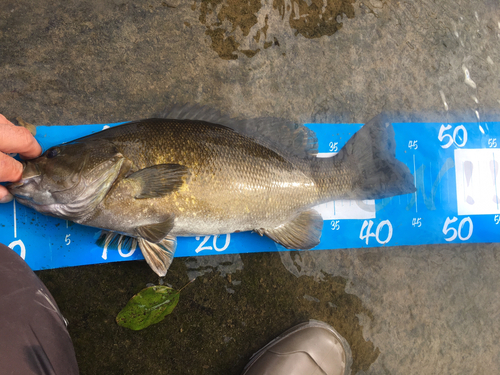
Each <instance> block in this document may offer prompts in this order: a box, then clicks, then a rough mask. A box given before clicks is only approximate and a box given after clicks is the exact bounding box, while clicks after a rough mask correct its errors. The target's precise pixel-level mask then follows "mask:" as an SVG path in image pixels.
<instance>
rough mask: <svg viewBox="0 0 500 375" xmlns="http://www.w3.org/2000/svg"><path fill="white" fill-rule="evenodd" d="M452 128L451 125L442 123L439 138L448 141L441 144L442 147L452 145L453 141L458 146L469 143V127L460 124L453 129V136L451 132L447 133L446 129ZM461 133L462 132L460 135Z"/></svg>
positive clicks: (441, 140)
mask: <svg viewBox="0 0 500 375" xmlns="http://www.w3.org/2000/svg"><path fill="white" fill-rule="evenodd" d="M451 128H452V126H451V125H446V126H445V125H444V124H443V125H441V128H439V134H438V139H439V141H440V142H445V140H446V142H445V143H444V144H442V145H441V147H442V148H448V147H450V146H451V145H452V144H453V143H455V144H456V145H457V147H464V146H465V144H466V143H467V129H465V126H463V125H458V126H457V127H455V129H453V136H451V135H450V134H445V131H447V130H450V129H451ZM460 133H462V134H461V135H460Z"/></svg>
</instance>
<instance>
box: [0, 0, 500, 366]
mask: <svg viewBox="0 0 500 375" xmlns="http://www.w3.org/2000/svg"><path fill="white" fill-rule="evenodd" d="M321 9H323V10H324V11H323V13H322V14H323V15H325V16H324V17H321V18H320V17H319V15H320V14H321ZM306 21H307V22H306ZM311 25H312V26H311ZM315 25H316V26H315ZM466 72H469V75H470V80H467V79H466ZM173 102H179V103H200V104H204V105H209V106H211V107H215V108H218V109H220V110H223V111H225V112H227V113H229V114H231V115H239V116H244V117H255V116H266V115H271V116H278V117H284V118H287V119H290V120H296V121H302V122H303V121H326V120H328V121H341V122H365V121H367V120H369V119H370V118H371V117H372V116H374V115H376V114H378V113H380V112H381V111H403V112H405V113H406V115H407V116H408V117H409V118H424V119H439V120H441V121H445V120H449V121H453V120H455V119H467V120H474V119H475V118H476V116H479V117H480V118H481V119H484V118H487V117H493V118H495V116H497V117H496V118H497V119H498V118H499V117H498V114H499V113H500V5H499V3H498V1H496V0H486V1H478V0H474V1H465V0H457V1H451V0H444V1H430V0H424V1H392V0H387V1H378V0H370V1H364V2H361V1H356V2H353V3H352V2H350V1H348V0H346V1H344V2H341V1H331V0H330V1H328V0H326V1H325V2H318V1H316V0H308V1H304V0H299V1H297V2H295V1H294V2H289V1H287V0H276V1H274V2H271V1H265V0H263V1H262V2H261V1H257V0H251V1H249V2H244V1H238V0H225V1H223V0H212V1H208V0H205V1H202V2H196V1H195V2H187V1H182V0H165V1H146V0H137V1H126V0H114V1H106V2H103V1H97V0H86V1H82V2H80V1H57V0H51V1H28V0H15V1H14V0H2V2H1V3H0V113H3V114H4V115H6V116H7V117H9V118H15V117H16V116H21V117H22V118H23V119H24V120H26V121H28V122H31V123H34V124H39V125H45V124H84V123H93V122H94V123H95V122H106V121H109V122H113V121H122V120H132V119H139V118H145V117H150V116H153V115H155V114H158V113H159V112H161V110H162V109H163V108H164V107H165V106H166V105H168V104H171V103H173ZM476 111H477V114H476ZM499 239H500V235H499ZM499 253H500V245H498V244H478V245H476V244H471V245H462V246H458V245H457V246H454V245H449V246H419V247H402V248H396V247H391V248H382V249H372V250H357V249H349V250H342V251H322V252H305V253H288V252H287V253H282V254H280V256H279V258H277V255H271V254H270V255H246V256H242V257H239V256H236V257H229V258H228V259H225V258H224V259H222V258H220V257H210V258H204V259H202V258H199V259H189V260H182V261H181V260H179V261H177V266H175V264H174V266H175V267H177V268H175V267H174V271H173V273H172V275H174V276H175V275H178V276H176V277H178V279H179V280H185V279H187V274H188V273H189V272H191V273H192V272H196V270H197V269H198V270H201V271H199V272H198V273H199V274H203V275H202V276H200V278H199V279H200V280H203V282H201V281H200V282H199V283H198V282H197V283H195V286H196V292H192V294H188V295H187V297H186V300H187V301H191V302H192V303H191V305H189V304H188V307H189V306H191V307H192V308H191V310H190V309H189V308H186V309H185V310H182V308H181V307H178V309H179V311H180V312H183V313H184V314H185V315H182V316H180V315H179V316H177V317H175V319H176V320H175V322H176V324H179V326H181V327H184V330H189V327H190V325H191V326H193V327H195V326H196V327H197V329H202V330H203V329H205V328H203V327H199V326H197V325H196V322H195V318H196V317H197V315H196V314H195V312H193V311H195V310H197V309H199V306H205V307H204V308H208V307H206V306H210V309H211V313H210V314H212V315H210V316H211V317H212V318H213V317H214V316H220V317H224V316H226V317H227V319H226V320H224V323H221V325H219V326H217V327H219V328H220V327H224V329H225V330H226V331H227V332H226V333H221V331H220V329H222V328H220V329H219V328H217V329H215V328H214V330H212V331H211V330H209V329H206V330H205V331H203V332H204V336H201V337H200V336H199V335H198V334H194V333H193V334H192V335H191V336H187V337H184V336H182V337H181V335H180V334H179V333H178V332H179V330H178V329H175V330H172V333H171V334H172V335H173V336H171V340H170V341H169V342H168V343H167V342H165V344H164V345H165V346H164V349H165V350H167V351H169V352H170V353H177V352H176V351H175V350H176V349H175V348H174V346H176V345H177V346H178V347H179V348H180V347H182V348H184V349H186V350H185V352H184V355H185V356H189V357H190V358H196V357H197V356H198V357H203V358H204V361H205V362H206V363H207V365H206V366H205V367H203V366H199V363H198V362H197V361H196V360H195V359H193V360H191V361H185V362H179V361H181V359H180V358H181V356H182V355H183V354H182V353H177V354H176V357H169V359H168V361H167V360H165V359H164V358H161V356H160V355H158V354H155V355H152V354H150V353H151V352H152V349H151V348H155V347H154V345H153V344H152V343H151V342H148V341H147V340H146V338H147V337H146V335H147V334H142V335H141V334H137V335H136V336H133V335H131V334H123V333H120V332H118V331H114V330H115V328H110V327H111V326H112V325H113V324H114V322H113V321H112V320H110V319H109V317H108V315H109V316H111V319H112V314H111V313H109V314H108V313H102V314H103V316H106V317H108V318H103V317H102V316H101V315H99V314H101V312H100V311H101V310H99V308H98V307H95V306H94V305H93V304H92V303H89V302H88V299H85V298H83V297H82V296H83V295H87V294H85V293H90V292H89V290H87V289H89V288H92V287H96V288H98V289H99V288H100V289H99V290H101V292H103V293H104V292H106V293H111V292H110V291H109V289H113V287H110V285H114V289H115V291H116V293H123V298H124V299H123V301H126V300H127V295H128V294H130V291H136V288H137V285H139V284H141V283H144V284H145V283H146V282H147V281H145V280H144V278H145V276H144V274H137V276H131V275H132V273H131V272H129V270H132V269H134V270H135V268H134V267H135V266H131V265H116V266H113V265H112V266H109V267H108V266H105V267H99V266H93V267H88V268H86V270H82V269H79V270H75V271H71V270H60V271H47V272H46V273H41V276H42V279H44V281H46V282H47V283H48V285H49V288H51V289H52V290H53V291H54V295H55V297H56V299H58V296H59V300H60V301H61V302H60V304H61V305H62V309H63V312H64V313H65V315H67V317H68V316H69V319H70V322H71V321H72V319H71V318H73V321H76V326H74V328H71V325H70V333H71V334H72V336H73V340H74V341H75V346H76V348H77V356H78V359H79V362H80V363H81V365H80V366H81V368H82V373H88V374H91V373H101V374H105V373H110V374H113V373H132V372H133V370H134V369H137V368H138V367H137V366H138V365H137V363H139V362H141V361H142V362H144V361H146V362H148V363H149V364H148V365H147V366H146V367H141V371H146V372H143V373H171V374H182V373H235V374H236V373H238V371H239V370H241V367H242V365H243V364H244V362H245V361H246V360H247V359H248V357H249V356H250V354H251V351H252V350H256V349H257V348H258V346H259V345H260V344H262V343H265V342H266V341H267V340H270V339H271V338H272V337H273V336H274V335H275V334H277V333H279V332H280V331H283V330H286V329H287V328H289V327H288V326H287V325H289V324H291V323H293V322H295V321H297V320H300V319H303V318H305V317H307V316H310V317H324V316H327V318H325V319H326V320H329V321H330V322H331V323H332V324H338V325H345V327H344V326H343V327H341V328H342V329H343V331H342V330H341V332H345V335H346V338H347V339H348V341H350V344H351V345H352V346H353V355H354V357H355V358H354V359H355V366H354V367H353V368H354V370H355V371H354V372H356V371H357V372H358V373H359V374H403V373H404V374H486V373H494V372H495V371H497V370H498V369H499V368H500V349H499V348H498V344H497V340H498V337H499V333H500V332H499V329H500V325H499V320H498V311H500V302H499V298H498V293H499V292H498V290H499V283H500V263H499V259H498V257H499ZM181 262H183V263H182V264H181ZM174 263H175V262H174ZM257 265H258V266H261V268H256V266H257ZM139 266H142V265H139ZM110 267H115V268H114V270H113V268H110ZM130 267H132V268H130ZM225 267H226V268H227V269H226V268H225ZM262 267H263V268H262ZM266 267H269V273H271V274H272V276H271V275H267V272H268V270H267V269H266ZM202 271H203V272H202ZM207 271H211V272H209V273H207ZM221 271H222V273H220V272H221ZM108 273H109V274H108ZM207 275H217V278H218V279H217V278H216V279H213V278H206V277H207ZM228 275H234V276H233V277H237V278H239V279H240V280H245V282H246V283H247V285H255V286H256V288H257V287H258V286H259V285H261V284H262V285H264V284H266V282H267V281H266V279H268V278H269V279H270V280H275V278H277V279H276V280H281V281H282V282H283V284H280V283H279V282H278V281H276V284H272V283H273V282H274V281H273V282H271V281H270V283H271V284H270V285H271V286H267V287H268V288H270V290H271V291H273V290H274V291H275V293H278V292H279V293H283V295H284V296H286V295H287V293H288V295H291V294H290V293H291V292H292V291H291V290H287V289H286V288H295V289H297V288H305V289H304V290H300V293H302V292H303V295H304V296H307V298H305V302H304V300H301V302H300V303H298V302H297V304H298V305H300V308H299V307H297V308H296V309H295V307H293V303H292V304H290V301H287V299H286V297H280V298H277V299H276V301H278V302H276V303H277V304H275V305H272V300H268V302H267V303H269V305H267V307H262V311H261V312H259V313H257V311H260V310H259V309H258V306H259V305H258V303H257V302H255V301H254V300H253V299H252V298H253V297H254V294H255V293H260V292H257V291H258V290H259V289H252V288H247V289H245V287H244V285H243V284H242V286H239V284H237V285H236V286H235V285H234V284H233V283H232V281H230V280H229V279H227V278H228ZM266 275H267V276H266ZM287 275H289V276H290V277H292V276H293V278H292V279H289V278H288V277H289V276H287ZM120 276H122V277H125V276H126V277H128V278H129V279H130V278H133V279H134V280H133V281H130V280H129V279H127V280H128V281H127V282H126V283H125V284H127V283H128V284H127V285H128V287H126V286H123V283H124V282H123V280H122V281H121V282H120V281H113V280H114V278H117V277H120ZM78 277H86V278H89V277H91V278H92V281H93V282H92V283H89V285H84V286H82V285H81V284H80V285H79V288H80V289H79V288H78V287H73V289H71V293H73V294H75V293H77V292H76V291H77V290H79V293H82V295H81V296H80V298H77V299H74V298H73V299H72V297H70V296H69V294H68V293H69V292H68V291H67V289H68V288H71V286H70V282H69V281H68V280H72V279H75V278H78ZM255 278H257V279H255ZM104 279H105V280H107V281H106V282H107V283H108V284H107V286H102V285H100V284H99V282H100V280H104ZM219 279H220V280H219ZM207 280H208V281H210V280H211V281H210V282H213V283H218V284H217V285H219V284H220V285H219V286H220V290H219V289H216V288H215V289H214V288H212V287H210V288H211V292H210V293H208V292H204V291H203V288H204V286H205V285H206V284H205V282H206V281H207ZM214 280H216V281H214ZM221 280H227V281H228V282H227V285H226V284H224V285H223V284H222V281H221ZM342 280H343V281H342ZM78 282H79V283H81V282H82V280H81V279H79V280H78ZM113 283H116V284H113ZM121 283H122V284H121ZM96 285H100V286H96ZM282 285H284V286H285V287H283V286H282ZM304 285H305V286H307V287H304ZM121 288H124V289H126V291H125V292H123V290H121ZM127 288H128V289H127ZM224 288H225V289H224ZM228 288H229V289H230V290H232V292H233V293H231V292H230V291H228V290H227V289H228ZM273 288H274V289H273ZM315 288H317V291H316V292H315V290H316V289H315ZM325 288H326V289H328V288H331V290H332V291H333V290H335V291H336V292H335V293H337V292H339V293H340V292H344V294H342V293H340V294H338V298H344V299H342V301H348V302H345V303H346V304H345V306H347V308H346V309H345V310H343V312H342V314H340V315H339V316H336V315H335V314H336V313H335V312H334V311H333V310H332V311H333V312H325V311H327V309H326V308H325V309H326V310H325V309H323V307H321V308H319V307H314V306H313V305H314V304H315V303H317V305H318V306H319V305H320V304H323V303H325V304H326V302H329V301H330V300H328V298H330V297H328V298H327V297H325V296H327V294H324V293H326V291H325ZM339 288H340V289H339ZM319 290H321V291H322V292H321V293H323V294H318V293H319ZM217 291H219V292H220V293H223V294H224V293H225V294H224V296H223V297H222V295H221V296H218V295H217V293H219V292H217ZM205 293H206V295H207V296H209V297H203V296H204V294H205ZM332 293H333V292H332ZM271 294H272V293H271ZM88 295H91V294H88ZM110 295H111V294H110ZM335 295H336V296H337V294H335ZM280 296H281V294H280ZM128 297H130V295H128ZM309 297H310V298H309ZM204 298H205V299H204ZM210 298H212V300H210ZM219 298H220V299H221V300H222V299H223V298H224V301H226V300H225V299H227V298H229V300H228V301H227V302H226V303H227V305H226V306H224V304H223V303H222V302H221V300H219ZM331 298H334V297H331ZM335 298H337V297H335ZM83 301H86V302H83ZM181 301H182V300H181ZM252 301H254V302H252ZM358 301H359V303H358ZM233 303H234V305H233ZM294 303H295V302H294ZM308 304H310V306H312V307H308V306H309V305H308ZM84 305H85V306H84ZM246 305H247V306H249V307H248V308H251V307H252V308H254V309H253V310H252V311H253V313H252V314H254V315H255V316H254V317H253V318H252V322H253V324H257V325H258V329H256V331H255V332H253V333H252V332H248V330H249V328H248V327H246V328H245V325H244V324H239V323H241V322H243V318H242V315H241V316H240V315H238V313H236V312H235V311H236V310H234V311H233V310H230V307H234V308H235V309H236V308H239V309H240V310H241V309H242V308H243V306H246ZM284 306H287V308H288V309H290V310H289V311H290V314H289V315H287V316H286V317H285V315H286V314H285V313H286V311H288V310H286V309H285V308H284ZM321 306H323V305H321ZM224 307H225V308H226V309H225V308H224ZM92 309H94V310H92ZM111 309H112V307H111ZM273 309H274V310H275V311H273ZM77 310H78V311H77ZM278 310H279V311H278ZM285 310H286V311H285ZM82 311H84V312H85V313H82V314H84V315H78V314H79V313H81V312H82ZM200 311H201V310H200ZM328 311H329V310H328ZM106 314H108V315H106ZM190 314H194V315H190ZM217 314H220V315H217ZM259 314H261V315H259ZM284 314H285V315H284ZM322 314H323V315H322ZM324 314H326V315H324ZM233 315H234V317H233ZM311 315H315V316H311ZM257 316H260V317H257ZM232 317H233V318H232ZM328 317H329V318H328ZM93 319H94V320H93ZM221 319H222V318H221ZM238 319H240V320H238ZM248 319H250V318H248ZM227 320H231V321H232V322H231V323H228V322H227ZM221 321H222V320H221ZM83 322H84V323H83ZM236 322H239V323H236ZM207 324H208V323H207ZM349 324H350V325H351V326H353V327H354V326H355V325H357V327H358V328H359V330H360V331H359V332H362V338H361V336H359V337H358V336H356V335H357V333H356V332H357V331H356V332H355V330H354V328H353V330H352V331H349V329H348V328H346V327H347V325H349ZM88 326H98V327H99V330H100V331H99V330H94V331H92V330H91V331H89V332H93V333H92V334H90V333H89V334H85V332H86V331H85V329H90V328H88ZM235 326H236V328H235ZM164 328H165V327H164ZM72 329H73V331H72ZM158 329H159V328H158ZM356 329H357V328H356ZM108 330H109V331H108ZM215 331H216V334H215V333H213V332H215ZM222 331H224V330H222ZM99 332H101V335H102V336H103V337H101V336H100V335H99ZM106 332H118V333H116V336H115V344H114V345H115V347H107V348H106V349H107V350H109V351H110V352H111V354H110V355H109V356H107V358H103V360H102V362H98V360H97V359H96V358H97V357H98V356H97V355H96V353H95V352H93V351H92V350H90V349H89V347H90V346H91V345H97V344H92V343H98V342H103V340H104V336H106ZM175 332H177V333H175ZM180 332H182V329H181V330H180ZM257 333H259V334H260V335H261V336H260V338H259V339H258V340H257V339H256V336H255V335H256V334H257ZM120 335H121V336H120ZM124 335H126V337H125V336H124ZM216 335H218V336H216ZM236 335H239V336H236ZM360 335H361V333H360ZM107 336H110V335H107ZM222 336H224V337H225V338H224V339H223V340H222V339H221V337H222ZM154 337H155V336H151V340H153V339H154ZM231 337H237V338H238V339H237V340H234V342H235V344H234V345H235V350H236V348H237V349H238V350H240V352H239V353H238V358H237V359H234V360H233V359H231V358H229V357H230V354H231V355H235V354H234V352H229V351H226V352H224V353H225V354H224V356H226V357H228V358H223V359H221V360H218V359H215V357H213V356H214V350H215V349H214V347H216V346H217V345H226V347H228V346H230V345H233V344H232V343H233V341H232V340H231ZM252 339H253V340H254V341H252ZM195 340H196V343H195V342H194V341H195ZM217 340H222V341H217ZM238 340H239V341H252V343H251V344H248V345H246V344H245V345H246V346H245V345H243V344H237V343H236V341H238ZM127 342H128V344H127ZM189 342H191V344H189ZM200 342H204V344H200ZM365 342H366V343H367V344H365ZM169 345H170V346H169ZM190 345H191V346H190ZM192 345H198V346H196V348H197V349H196V351H194V352H193V349H192V347H193V346H192ZM238 345H240V346H238ZM131 347H133V348H135V350H136V351H132V352H129V355H127V356H126V359H123V358H122V357H120V356H119V354H120V353H119V351H120V350H125V349H124V348H128V349H127V350H131V349H130V348H131ZM187 348H191V351H189V350H188V349H187ZM141 349H142V350H141ZM226 350H229V349H226ZM241 351H243V352H241ZM148 353H149V354H148ZM219 354H220V353H219ZM148 355H149V357H148ZM219 356H220V355H219ZM362 357H364V359H363V358H362ZM119 358H121V359H119ZM210 361H213V363H212V362H210ZM205 362H203V363H205ZM96 363H99V364H100V366H101V367H98V365H96ZM200 363H201V362H200ZM235 363H236V364H235ZM159 365H161V366H160V367H158V366H159ZM197 366H198V367H197ZM98 368H100V369H101V370H98Z"/></svg>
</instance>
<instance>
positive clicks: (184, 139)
mask: <svg viewBox="0 0 500 375" xmlns="http://www.w3.org/2000/svg"><path fill="white" fill-rule="evenodd" d="M206 120H214V121H213V122H209V121H206ZM215 122H217V119H216V118H214V116H209V118H207V119H204V118H203V116H201V118H195V119H186V118H180V119H177V118H170V119H166V118H157V119H147V120H140V121H134V122H130V123H126V124H123V125H119V126H116V127H113V128H109V129H106V130H103V131H101V132H99V133H96V134H93V135H90V136H87V137H84V138H80V139H77V140H75V141H73V142H69V143H66V144H62V145H59V146H56V147H52V148H50V149H49V150H47V151H46V152H45V153H44V154H43V155H42V156H40V157H39V158H36V159H33V160H29V161H26V162H24V163H25V164H24V165H25V168H24V171H23V176H22V179H21V181H20V182H16V183H12V184H10V185H9V186H8V189H9V190H10V192H11V193H12V194H13V195H14V196H15V198H16V200H17V201H18V202H20V203H22V204H25V205H27V206H29V207H32V208H34V209H35V210H37V211H38V212H40V213H43V214H47V215H51V216H55V217H59V218H62V219H66V220H71V221H74V222H76V223H79V224H83V225H88V226H92V227H96V228H100V229H103V230H104V231H106V232H104V234H103V235H102V236H101V238H100V243H101V245H103V244H105V245H108V246H117V247H121V248H126V247H132V246H136V245H138V246H139V247H140V249H141V251H142V253H143V255H144V257H145V259H146V261H147V262H148V264H149V265H150V266H151V268H152V269H153V270H154V271H155V272H156V273H157V274H158V275H159V276H160V277H161V276H164V275H165V274H166V272H167V270H168V267H169V266H170V263H171V261H172V258H173V254H174V252H175V248H176V244H177V241H176V238H177V237H178V236H203V235H216V234H225V233H233V232H240V231H255V232H257V233H259V234H260V235H266V236H268V237H269V238H271V239H272V240H274V241H276V242H278V243H280V244H281V245H283V246H284V247H286V248H289V249H310V248H313V247H315V246H316V245H317V244H318V243H319V241H320V237H321V230H322V227H323V219H322V218H321V216H320V215H319V213H317V212H316V211H315V210H313V209H312V207H313V206H316V205H318V204H321V203H324V202H328V201H331V200H335V199H358V200H360V199H381V198H385V197H390V196H394V195H399V194H408V193H413V192H414V191H415V187H414V185H413V176H412V175H411V173H410V172H409V170H408V168H407V167H406V166H405V165H404V164H403V163H401V162H399V161H398V160H396V158H395V141H394V132H393V129H392V126H391V125H390V124H389V123H387V122H386V121H384V120H383V119H382V118H381V117H377V118H375V119H374V120H372V121H370V122H368V123H367V124H366V125H364V126H363V128H362V129H361V130H360V131H358V132H357V133H356V134H355V135H353V137H352V138H351V139H350V140H349V141H348V142H347V143H346V145H345V146H344V147H343V148H342V149H341V150H340V151H339V153H338V154H337V155H336V156H334V157H332V158H326V159H320V158H316V157H314V156H313V155H312V154H314V152H312V153H311V154H307V152H306V153H302V154H301V152H300V151H301V150H302V149H303V148H304V147H305V146H304V142H298V144H295V143H296V142H295V141H294V139H292V141H293V142H291V145H292V146H291V147H290V148H285V147H283V145H282V144H280V143H279V142H274V141H273V140H268V139H263V138H259V137H258V136H251V135H248V134H247V133H245V132H241V131H236V130H235V129H233V128H232V127H230V126H231V123H230V121H221V123H224V125H219V124H217V123H215ZM226 124H227V125H229V126H225V125H226ZM235 128H236V129H237V130H239V129H238V127H237V126H235ZM300 131H302V128H299V129H298V133H299V134H300ZM292 133H293V134H295V135H296V134H297V130H294V131H293V132H292ZM306 143H307V142H306ZM294 148H295V150H294ZM293 151H299V152H293ZM313 151H314V150H313Z"/></svg>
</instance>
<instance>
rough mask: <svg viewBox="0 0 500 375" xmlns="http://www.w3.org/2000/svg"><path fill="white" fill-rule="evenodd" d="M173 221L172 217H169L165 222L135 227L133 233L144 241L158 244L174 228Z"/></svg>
mask: <svg viewBox="0 0 500 375" xmlns="http://www.w3.org/2000/svg"><path fill="white" fill-rule="evenodd" d="M174 219H175V217H174V215H170V216H169V217H168V218H167V220H165V221H162V222H160V223H155V224H149V225H143V226H141V227H137V228H136V229H135V232H136V233H137V236H138V237H142V238H144V239H145V240H146V241H149V242H154V243H158V242H160V241H161V240H162V239H163V238H165V236H166V235H167V234H168V233H170V231H171V230H172V228H173V227H174Z"/></svg>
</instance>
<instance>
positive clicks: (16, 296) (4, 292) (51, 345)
mask: <svg viewBox="0 0 500 375" xmlns="http://www.w3.org/2000/svg"><path fill="white" fill-rule="evenodd" d="M0 372H1V373H2V374H37V375H38V374H44V375H45V374H54V375H56V374H65V375H66V374H67V375H72V374H78V365H77V363H76V357H75V350H74V348H73V343H72V342H71V338H70V337H69V334H68V331H67V329H66V324H65V322H64V318H63V317H62V315H61V313H60V312H59V308H58V307H57V304H56V302H55V301H54V298H53V297H52V295H51V294H50V292H49V291H48V290H47V288H46V287H45V285H44V284H43V283H42V282H41V280H40V279H39V278H38V277H37V276H36V275H35V274H34V273H33V271H32V270H31V269H30V268H29V266H28V265H27V264H26V263H25V262H24V260H22V259H21V257H20V256H19V255H17V254H16V253H15V252H14V251H12V250H11V249H9V248H8V247H6V246H4V245H2V244H0Z"/></svg>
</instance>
